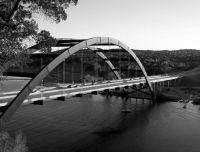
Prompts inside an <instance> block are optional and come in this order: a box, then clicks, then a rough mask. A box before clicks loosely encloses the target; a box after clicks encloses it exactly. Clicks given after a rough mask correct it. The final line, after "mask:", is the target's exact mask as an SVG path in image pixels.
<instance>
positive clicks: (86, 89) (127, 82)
mask: <svg viewBox="0 0 200 152" xmlns="http://www.w3.org/2000/svg"><path fill="white" fill-rule="evenodd" d="M177 78H178V76H161V75H158V76H150V77H149V79H150V81H151V83H155V82H164V81H170V80H173V79H177ZM140 83H145V79H144V78H143V77H142V78H135V79H123V80H112V81H104V82H102V83H94V84H91V83H87V84H85V85H81V84H77V85H71V87H70V88H69V85H63V86H61V87H47V88H43V89H39V90H37V91H35V92H33V93H31V94H30V95H29V97H28V99H26V100H25V101H24V103H31V102H34V101H38V100H48V99H55V98H58V97H62V96H65V97H67V96H68V97H70V96H74V95H77V94H88V93H91V92H94V91H104V90H105V89H115V88H118V87H120V88H122V87H125V86H132V85H138V84H140ZM17 93H19V91H14V92H6V93H2V94H0V106H4V105H6V104H7V103H9V102H10V101H12V99H13V98H14V97H15V96H16V95H17Z"/></svg>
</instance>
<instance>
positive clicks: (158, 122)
mask: <svg viewBox="0 0 200 152" xmlns="http://www.w3.org/2000/svg"><path fill="white" fill-rule="evenodd" d="M182 107H183V105H182V104H180V103H172V102H168V103H163V104H156V105H153V104H151V102H150V101H147V100H144V101H143V100H137V101H136V100H135V99H129V100H125V99H122V98H120V97H113V96H101V95H87V96H85V97H83V98H70V99H66V101H65V102H63V101H49V102H46V103H45V105H44V106H38V105H25V106H22V107H21V108H20V110H19V111H18V112H17V113H16V114H15V116H14V118H13V119H12V121H11V122H10V123H9V125H8V130H9V131H11V132H14V131H15V130H17V129H22V131H23V132H24V133H25V134H26V136H27V140H28V146H29V149H30V151H37V152H46V151H47V152H51V151H52V152H56V151H59V152H66V151H70V152H71V151H72V152H73V151H76V152H77V151H78V152H79V151H81V152H82V151H84V152H93V151H95V152H96V151H97V152H98V151H99V152H102V151H104V152H111V151H115V152H124V151H126V152H127V151H130V152H134V151H136V152H149V151H154V152H155V151H158V152H160V151H162V152H175V151H176V152H177V151H181V152H186V151H187V152H188V151H190V152H191V151H192V152H199V149H200V144H199V141H200V131H199V128H200V111H199V109H198V108H199V107H198V106H193V105H192V104H188V106H187V108H186V109H184V108H182Z"/></svg>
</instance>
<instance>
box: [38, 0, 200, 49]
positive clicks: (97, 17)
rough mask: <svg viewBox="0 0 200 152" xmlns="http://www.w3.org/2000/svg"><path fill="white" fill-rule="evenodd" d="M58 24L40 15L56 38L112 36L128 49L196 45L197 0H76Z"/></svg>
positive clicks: (199, 29)
mask: <svg viewBox="0 0 200 152" xmlns="http://www.w3.org/2000/svg"><path fill="white" fill-rule="evenodd" d="M67 14H68V18H67V20H66V21H62V22H61V23H59V24H55V23H52V22H47V21H46V20H45V21H43V20H42V19H40V22H39V27H40V28H41V29H46V30H49V31H50V32H51V34H52V35H53V36H54V37H56V38H77V39H87V38H91V37H98V36H106V37H113V38H116V39H118V40H120V41H122V42H124V43H125V44H127V45H128V46H129V47H130V48H132V49H142V50H145V49H149V50H163V49H168V50H176V49H200V0H79V2H78V4H77V6H71V7H70V8H68V9H67Z"/></svg>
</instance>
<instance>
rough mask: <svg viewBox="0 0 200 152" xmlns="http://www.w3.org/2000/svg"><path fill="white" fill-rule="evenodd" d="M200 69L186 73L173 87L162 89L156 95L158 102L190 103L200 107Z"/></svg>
mask: <svg viewBox="0 0 200 152" xmlns="http://www.w3.org/2000/svg"><path fill="white" fill-rule="evenodd" d="M199 78H200V67H197V68H195V69H193V70H190V71H186V72H185V73H184V74H183V76H182V77H181V78H180V79H178V81H177V84H176V86H175V87H170V88H163V89H162V90H161V91H160V92H158V93H157V99H158V100H159V101H169V100H170V101H180V102H185V103H187V102H189V101H192V103H193V104H195V105H200V79H199Z"/></svg>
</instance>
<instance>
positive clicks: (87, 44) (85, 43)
mask: <svg viewBox="0 0 200 152" xmlns="http://www.w3.org/2000/svg"><path fill="white" fill-rule="evenodd" d="M109 45H114V46H118V47H120V48H122V49H123V50H125V51H126V52H128V53H129V54H130V55H131V57H132V58H133V59H134V60H135V62H136V63H137V65H138V66H139V68H140V69H141V71H142V73H143V75H144V78H145V80H146V84H147V85H148V87H149V90H150V92H151V95H152V97H154V92H153V88H152V85H151V83H150V81H149V79H148V76H147V73H146V71H145V68H144V67H143V65H142V63H141V62H140V60H139V58H138V57H137V56H136V55H135V53H134V52H133V51H132V50H131V49H130V48H129V47H128V46H127V45H125V44H124V43H122V42H120V41H119V40H117V39H114V38H110V37H94V38H90V39H86V40H74V39H60V40H59V39H58V40H57V43H56V44H55V45H54V46H52V47H68V48H66V49H65V51H64V52H63V53H61V54H60V55H59V56H57V57H56V58H55V59H54V60H53V61H51V62H50V63H49V64H47V65H46V66H45V67H43V68H42V70H41V71H40V72H39V73H38V74H37V75H36V76H35V77H33V78H32V79H31V80H30V81H29V82H28V83H27V84H26V85H25V87H24V88H23V89H22V90H21V91H20V92H19V93H18V94H17V96H16V97H15V98H14V99H13V100H12V101H11V102H9V103H8V104H7V105H6V106H4V107H3V110H2V114H1V116H0V125H1V126H4V124H5V123H6V122H8V120H9V119H10V118H11V116H12V115H13V114H14V113H15V112H16V111H17V109H18V108H19V107H20V105H21V104H22V103H23V101H24V100H25V99H26V98H27V97H28V95H29V94H30V93H32V92H33V89H34V88H35V87H36V86H37V85H38V84H39V83H40V82H41V81H42V80H43V79H44V78H45V77H46V76H47V75H49V73H50V72H51V71H52V70H53V69H55V68H56V67H57V66H58V65H59V64H60V63H62V62H64V61H65V60H66V59H67V58H69V57H70V56H71V55H73V54H74V53H76V52H78V51H80V50H82V49H84V48H87V49H89V50H93V51H94V52H95V53H96V54H97V55H99V56H100V57H101V58H102V59H104V61H105V62H106V63H107V65H108V66H109V67H110V68H111V69H112V70H113V72H114V74H115V75H116V77H117V79H121V76H120V74H119V73H118V72H117V71H115V70H114V69H115V67H114V65H113V64H112V63H111V61H110V60H109V59H108V58H107V57H106V55H105V54H104V53H102V52H98V51H96V48H95V46H109ZM31 49H32V50H33V51H35V50H37V45H36V46H34V47H32V48H31Z"/></svg>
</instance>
